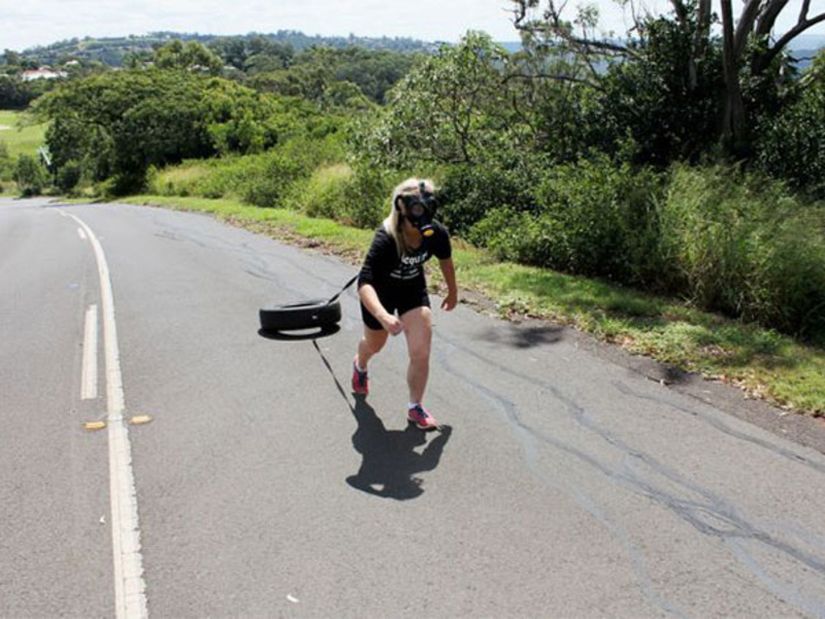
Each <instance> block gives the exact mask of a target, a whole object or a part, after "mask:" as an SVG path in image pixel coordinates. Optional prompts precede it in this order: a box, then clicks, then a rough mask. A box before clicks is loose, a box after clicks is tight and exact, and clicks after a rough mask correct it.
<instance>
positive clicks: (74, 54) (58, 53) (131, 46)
mask: <svg viewBox="0 0 825 619" xmlns="http://www.w3.org/2000/svg"><path fill="white" fill-rule="evenodd" d="M256 37H262V38H264V39H267V40H268V41H272V42H276V43H281V44H288V45H291V46H292V47H293V48H294V49H295V51H296V52H297V51H301V50H302V49H306V48H308V47H311V46H313V45H317V46H325V47H339V48H341V47H353V46H355V47H362V48H365V49H373V50H391V51H397V52H421V51H429V50H431V49H432V48H433V45H432V44H431V43H428V42H425V41H419V40H417V39H411V38H390V37H379V38H373V37H356V36H353V35H350V36H348V37H322V36H317V35H316V36H309V35H306V34H304V33H302V32H297V31H294V30H279V31H278V32H275V33H269V34H258V33H250V34H246V35H237V36H235V35H233V36H219V35H210V34H197V33H181V32H152V33H149V34H146V35H129V36H128V37H104V38H93V37H85V38H83V39H78V38H74V39H69V40H66V41H59V42H57V43H52V44H51V45H45V46H39V47H32V48H29V49H26V50H24V51H23V52H21V55H22V56H23V57H24V58H26V59H29V60H32V61H34V62H37V63H38V64H47V65H53V64H58V63H60V62H65V61H66V60H70V59H77V60H87V61H97V62H102V63H104V64H106V65H109V66H112V67H119V66H122V64H123V59H124V57H125V56H126V55H127V54H129V53H141V52H151V51H152V50H153V49H154V48H155V47H157V46H160V45H163V44H164V43H167V42H169V41H171V40H173V39H180V40H182V41H198V42H199V43H203V44H204V45H208V44H209V43H212V42H213V41H217V40H219V39H226V38H238V39H254V38H256Z"/></svg>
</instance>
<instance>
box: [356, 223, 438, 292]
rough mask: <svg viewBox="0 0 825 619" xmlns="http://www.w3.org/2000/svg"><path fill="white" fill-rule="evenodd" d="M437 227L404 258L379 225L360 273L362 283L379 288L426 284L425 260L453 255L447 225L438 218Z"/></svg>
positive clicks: (359, 282) (360, 282) (434, 224)
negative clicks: (433, 232)
mask: <svg viewBox="0 0 825 619" xmlns="http://www.w3.org/2000/svg"><path fill="white" fill-rule="evenodd" d="M433 228H434V230H435V234H433V235H432V236H431V237H429V238H428V237H422V240H421V245H420V246H418V248H416V249H413V250H410V251H409V253H406V254H404V255H403V256H400V257H399V256H398V249H397V248H396V245H395V241H394V240H393V238H392V237H391V236H390V235H389V234H388V233H387V231H386V230H384V227H383V226H381V227H380V228H378V230H376V231H375V237H374V238H373V239H372V245H371V246H370V250H369V252H367V257H366V258H365V259H364V265H363V266H362V267H361V272H360V274H359V275H358V286H359V287H361V286H363V285H364V284H372V286H373V287H375V288H384V287H386V286H397V285H401V286H417V287H422V288H423V287H425V286H426V282H425V281H424V263H425V262H426V261H427V260H429V259H430V256H435V257H436V258H438V259H439V260H446V259H447V258H449V257H451V256H452V247H451V246H450V234H449V232H447V228H445V227H444V226H443V225H442V224H440V223H439V222H437V221H434V222H433Z"/></svg>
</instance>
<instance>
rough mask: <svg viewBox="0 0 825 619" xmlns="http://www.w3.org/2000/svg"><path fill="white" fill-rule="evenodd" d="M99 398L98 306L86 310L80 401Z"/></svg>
mask: <svg viewBox="0 0 825 619" xmlns="http://www.w3.org/2000/svg"><path fill="white" fill-rule="evenodd" d="M96 397H97V305H90V306H89V308H88V309H87V310H86V327H85V329H84V332H83V372H82V374H81V378H80V399H81V400H94V399H95V398H96Z"/></svg>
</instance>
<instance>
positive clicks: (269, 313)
mask: <svg viewBox="0 0 825 619" xmlns="http://www.w3.org/2000/svg"><path fill="white" fill-rule="evenodd" d="M260 315H261V329H262V330H264V331H294V330H298V329H313V328H318V327H320V328H322V329H324V328H328V327H331V326H332V325H335V324H337V323H338V321H339V320H341V303H340V301H337V300H336V301H333V302H332V303H329V301H328V300H325V299H314V300H312V301H302V302H301V303H293V304H290V305H270V306H267V307H262V308H261V311H260Z"/></svg>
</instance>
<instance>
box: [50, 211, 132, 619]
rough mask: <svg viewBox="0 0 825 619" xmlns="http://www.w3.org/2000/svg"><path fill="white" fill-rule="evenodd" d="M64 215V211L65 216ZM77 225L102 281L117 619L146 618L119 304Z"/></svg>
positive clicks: (99, 250) (102, 261) (99, 253)
mask: <svg viewBox="0 0 825 619" xmlns="http://www.w3.org/2000/svg"><path fill="white" fill-rule="evenodd" d="M61 212H62V211H61ZM69 216H70V217H72V219H74V220H75V221H76V222H77V223H78V224H80V226H81V227H82V228H83V230H84V231H85V232H86V235H87V236H88V238H89V242H90V243H91V244H92V248H93V249H94V252H95V258H96V259H97V270H98V274H99V275H100V297H101V311H102V314H103V345H104V351H105V357H106V396H107V397H106V400H107V404H106V410H107V413H108V421H107V426H108V431H109V495H110V496H109V498H110V502H111V508H112V554H113V559H114V573H115V614H116V616H117V617H118V619H124V618H129V619H131V618H132V617H148V611H147V606H146V583H145V582H144V580H143V557H142V555H141V546H140V524H139V522H138V508H137V495H136V493H135V478H134V474H133V472H132V449H131V445H130V443H129V430H128V426H127V425H126V423H125V421H124V419H123V412H124V410H125V409H126V405H125V397H124V394H123V378H122V376H121V372H120V352H119V350H118V343H117V325H116V324H115V304H114V295H113V294H112V282H111V278H110V276H109V265H108V264H107V262H106V255H105V254H104V253H103V247H101V245H100V242H99V241H98V240H97V237H96V236H95V235H94V233H93V232H92V230H91V228H89V226H87V225H86V224H85V223H84V222H83V221H82V220H81V219H79V218H78V217H76V216H74V215H71V214H70V215H69Z"/></svg>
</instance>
